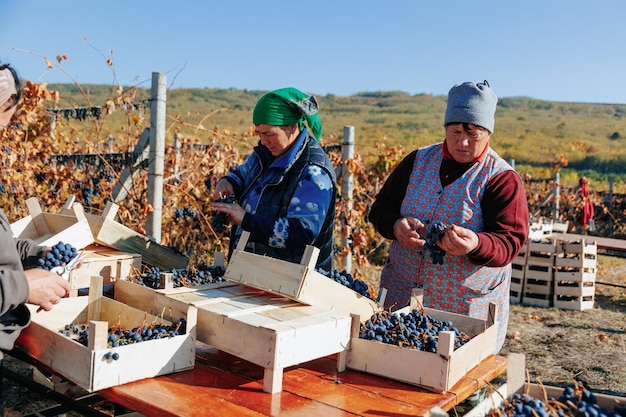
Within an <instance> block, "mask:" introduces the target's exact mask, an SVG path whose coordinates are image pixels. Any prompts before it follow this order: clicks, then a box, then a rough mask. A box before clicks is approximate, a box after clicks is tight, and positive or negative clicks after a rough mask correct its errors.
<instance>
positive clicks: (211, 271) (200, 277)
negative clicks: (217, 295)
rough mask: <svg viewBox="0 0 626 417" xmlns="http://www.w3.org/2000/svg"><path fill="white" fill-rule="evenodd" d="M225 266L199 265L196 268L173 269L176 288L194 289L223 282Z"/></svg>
mask: <svg viewBox="0 0 626 417" xmlns="http://www.w3.org/2000/svg"><path fill="white" fill-rule="evenodd" d="M224 272H225V270H224V267H223V266H208V265H198V266H196V267H195V268H187V269H172V278H173V281H174V288H177V287H193V286H196V285H202V284H213V283H215V282H222V281H224V279H223V278H222V277H223V276H224Z"/></svg>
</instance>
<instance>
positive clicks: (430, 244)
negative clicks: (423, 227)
mask: <svg viewBox="0 0 626 417" xmlns="http://www.w3.org/2000/svg"><path fill="white" fill-rule="evenodd" d="M447 228H448V226H446V225H445V223H433V224H432V225H431V226H430V229H428V232H426V244H425V245H424V249H427V250H428V251H429V252H430V257H431V259H432V260H433V263H434V264H435V265H437V264H439V265H443V258H444V256H445V255H446V251H444V250H443V249H441V248H440V247H439V246H437V242H438V241H439V240H440V239H441V238H442V237H443V234H444V232H445V231H446V229H447Z"/></svg>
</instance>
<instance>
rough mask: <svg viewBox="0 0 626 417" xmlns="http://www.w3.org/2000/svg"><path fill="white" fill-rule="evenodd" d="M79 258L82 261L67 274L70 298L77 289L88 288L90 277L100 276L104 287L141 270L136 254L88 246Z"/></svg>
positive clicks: (138, 256) (74, 294) (139, 260)
mask: <svg viewBox="0 0 626 417" xmlns="http://www.w3.org/2000/svg"><path fill="white" fill-rule="evenodd" d="M81 256H82V257H83V260H82V261H81V263H80V264H79V265H78V266H77V267H76V268H75V269H74V270H72V271H71V272H70V274H69V282H70V296H76V295H78V290H79V289H82V288H89V285H90V280H91V277H92V276H101V277H102V282H103V284H105V285H106V284H111V283H113V282H115V281H116V280H118V279H128V276H129V275H130V273H131V272H132V271H133V270H141V255H139V254H136V253H126V252H122V251H119V250H117V249H111V248H108V247H102V246H98V245H89V246H87V247H86V248H85V249H83V250H82V251H81Z"/></svg>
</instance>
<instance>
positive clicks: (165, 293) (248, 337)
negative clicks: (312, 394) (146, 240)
mask: <svg viewBox="0 0 626 417" xmlns="http://www.w3.org/2000/svg"><path fill="white" fill-rule="evenodd" d="M263 268H264V263H263V262H261V263H259V264H257V265H256V269H257V270H263ZM327 279H328V278H327ZM139 294H141V296H139V297H138V295H139ZM115 297H116V298H118V299H121V300H123V302H125V303H128V304H130V305H134V306H135V307H137V308H140V309H142V310H143V309H145V310H148V309H150V308H152V306H154V305H159V306H167V308H168V309H172V310H173V311H179V310H183V309H184V308H185V307H186V306H194V307H196V308H197V311H198V325H197V336H198V340H199V341H200V342H203V343H206V344H208V345H211V346H213V347H215V348H217V349H219V350H222V351H224V352H228V353H230V354H232V355H235V356H237V357H239V358H241V359H244V360H247V361H249V362H252V363H254V364H257V365H259V366H262V367H263V368H264V369H265V371H264V378H263V390H264V391H265V392H268V393H272V394H273V393H277V392H280V391H282V376H283V370H284V368H286V367H289V366H292V365H297V364H300V363H304V362H308V361H310V360H313V359H318V358H321V357H324V356H327V355H331V354H336V353H341V352H344V351H345V350H346V349H347V347H348V344H349V342H350V328H351V322H352V318H351V316H350V314H348V313H345V312H342V311H338V310H330V309H328V308H326V307H320V306H311V305H307V304H304V303H301V302H298V301H294V300H292V299H289V298H287V297H284V296H280V295H277V294H273V293H270V292H266V291H262V290H259V289H256V288H253V287H249V286H245V285H241V284H238V283H234V282H229V281H225V282H221V283H214V284H205V285H199V286H195V287H179V288H173V289H160V290H152V289H150V288H147V287H143V286H140V285H137V284H134V283H132V282H127V281H122V280H119V281H116V283H115ZM150 297H152V298H153V299H152V301H148V300H149V298H150ZM138 302H142V303H144V304H141V305H138V304H137V303H138Z"/></svg>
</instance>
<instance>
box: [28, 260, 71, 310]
mask: <svg viewBox="0 0 626 417" xmlns="http://www.w3.org/2000/svg"><path fill="white" fill-rule="evenodd" d="M24 275H26V279H27V280H28V302H29V303H30V304H34V305H36V306H39V309H38V310H37V311H40V310H46V311H49V310H52V307H53V306H54V305H55V304H58V303H59V301H60V300H61V298H64V297H67V296H68V295H69V293H70V284H69V282H67V280H65V279H64V278H63V277H62V276H61V275H59V274H57V273H54V272H50V271H47V270H45V269H41V268H31V269H27V270H26V271H24Z"/></svg>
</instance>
